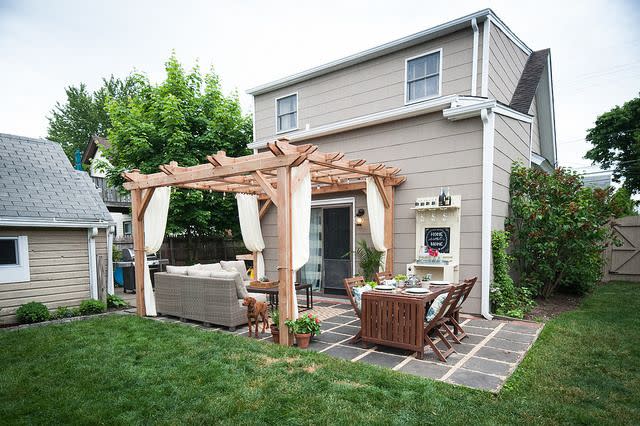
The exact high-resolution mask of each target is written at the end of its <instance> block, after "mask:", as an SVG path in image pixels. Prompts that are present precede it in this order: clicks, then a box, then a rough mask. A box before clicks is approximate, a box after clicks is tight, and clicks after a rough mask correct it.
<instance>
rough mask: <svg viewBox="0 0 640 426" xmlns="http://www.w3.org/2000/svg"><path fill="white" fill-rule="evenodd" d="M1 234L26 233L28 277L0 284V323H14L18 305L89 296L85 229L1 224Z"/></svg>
mask: <svg viewBox="0 0 640 426" xmlns="http://www.w3.org/2000/svg"><path fill="white" fill-rule="evenodd" d="M0 235H2V236H15V235H26V236H27V237H28V244H29V268H30V273H31V281H30V282H23V283H6V284H0V309H1V310H0V324H7V323H14V322H15V311H16V309H17V308H18V307H20V305H22V304H24V303H27V302H32V301H37V302H42V303H44V304H45V305H46V306H47V307H48V308H50V309H54V308H56V307H58V306H76V305H78V304H80V302H81V301H82V300H85V299H88V298H89V257H88V246H87V230H86V229H49V228H31V229H29V228H0Z"/></svg>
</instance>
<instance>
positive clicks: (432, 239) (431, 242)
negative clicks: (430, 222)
mask: <svg viewBox="0 0 640 426" xmlns="http://www.w3.org/2000/svg"><path fill="white" fill-rule="evenodd" d="M450 235H451V229H450V228H425V230H424V245H425V246H427V247H431V248H432V249H436V250H438V251H439V252H440V253H449V241H450V238H449V237H450Z"/></svg>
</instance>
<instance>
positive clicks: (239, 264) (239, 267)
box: [220, 260, 250, 280]
mask: <svg viewBox="0 0 640 426" xmlns="http://www.w3.org/2000/svg"><path fill="white" fill-rule="evenodd" d="M220 266H222V269H224V270H225V271H229V272H236V271H237V272H240V276H241V277H242V279H243V280H248V279H250V278H249V274H247V266H246V265H245V264H244V260H230V261H225V260H221V261H220ZM234 269H235V270H234Z"/></svg>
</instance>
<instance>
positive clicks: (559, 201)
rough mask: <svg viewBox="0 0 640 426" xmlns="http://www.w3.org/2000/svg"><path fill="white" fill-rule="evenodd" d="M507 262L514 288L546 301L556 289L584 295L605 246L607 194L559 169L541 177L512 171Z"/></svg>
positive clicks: (516, 168) (527, 171) (540, 173)
mask: <svg viewBox="0 0 640 426" xmlns="http://www.w3.org/2000/svg"><path fill="white" fill-rule="evenodd" d="M509 189H510V194H511V214H510V217H509V218H508V219H507V221H506V229H507V231H509V232H510V233H511V235H512V243H513V253H512V254H513V257H514V258H515V266H516V268H517V269H518V272H519V273H520V277H521V281H520V285H521V286H524V287H528V288H530V289H532V290H533V291H534V292H535V294H538V295H541V296H542V297H544V298H547V297H549V296H550V295H551V294H552V293H553V292H554V291H555V290H556V289H557V288H558V287H562V288H564V289H566V290H569V291H572V292H576V293H584V292H586V291H588V290H589V289H590V288H591V287H592V286H593V285H594V284H595V283H596V282H597V281H598V280H599V279H600V278H601V271H602V265H603V262H604V259H603V256H602V252H603V250H604V248H605V247H606V245H607V244H609V243H610V240H611V230H610V228H609V227H607V226H605V225H606V224H607V222H608V221H609V220H610V219H611V218H612V216H613V213H612V211H611V206H610V199H611V195H612V190H611V189H608V190H603V189H599V188H596V189H592V188H587V187H584V186H583V184H582V180H581V179H580V176H578V175H577V174H575V173H573V172H570V171H568V170H565V169H556V170H555V171H554V172H553V173H551V174H547V173H545V172H543V171H541V170H538V169H530V168H527V167H523V166H521V165H517V164H516V165H514V167H513V169H512V172H511V182H510V188H509Z"/></svg>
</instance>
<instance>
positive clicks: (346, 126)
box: [249, 95, 458, 149]
mask: <svg viewBox="0 0 640 426" xmlns="http://www.w3.org/2000/svg"><path fill="white" fill-rule="evenodd" d="M457 99H458V96H457V95H447V96H442V97H440V98H435V99H431V100H428V101H423V102H418V103H415V104H411V105H406V106H401V107H399V108H394V109H390V110H387V111H382V112H376V113H373V114H368V115H363V116H360V117H355V118H350V119H348V120H343V121H338V122H336V123H331V124H327V125H324V126H319V127H316V128H314V129H310V130H298V131H296V132H293V133H290V134H289V135H287V138H288V139H289V140H290V141H292V142H293V141H302V140H306V139H311V138H317V137H320V136H327V135H331V134H334V133H340V132H345V131H347V130H354V129H359V128H362V127H367V126H373V125H377V124H382V123H387V122H389V121H395V120H400V119H404V118H409V117H415V116H417V115H422V114H427V113H430V112H434V111H440V110H442V109H444V108H445V107H447V106H450V105H451V103H452V102H455V101H456V100H457ZM272 140H273V138H269V139H262V140H259V141H254V142H251V143H250V144H249V148H251V149H260V148H264V147H266V146H267V142H270V141H272Z"/></svg>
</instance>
